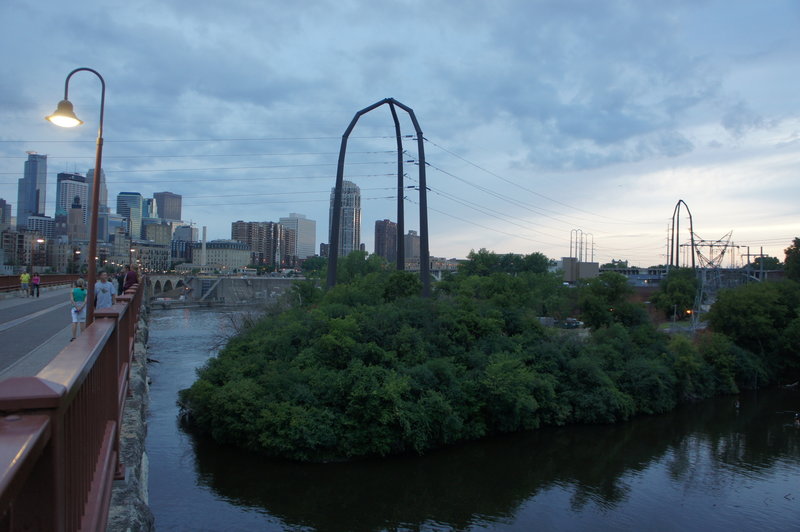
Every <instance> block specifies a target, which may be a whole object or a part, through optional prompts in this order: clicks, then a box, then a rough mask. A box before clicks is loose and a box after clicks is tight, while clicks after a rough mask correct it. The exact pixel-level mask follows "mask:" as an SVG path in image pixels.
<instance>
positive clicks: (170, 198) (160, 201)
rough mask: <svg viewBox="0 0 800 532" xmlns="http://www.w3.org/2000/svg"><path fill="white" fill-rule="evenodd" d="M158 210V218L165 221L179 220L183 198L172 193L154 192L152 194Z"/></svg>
mask: <svg viewBox="0 0 800 532" xmlns="http://www.w3.org/2000/svg"><path fill="white" fill-rule="evenodd" d="M153 200H155V202H156V205H157V208H158V216H159V217H161V218H163V219H165V220H180V219H181V205H182V202H183V196H181V195H180V194H173V193H172V192H156V193H155V194H153Z"/></svg>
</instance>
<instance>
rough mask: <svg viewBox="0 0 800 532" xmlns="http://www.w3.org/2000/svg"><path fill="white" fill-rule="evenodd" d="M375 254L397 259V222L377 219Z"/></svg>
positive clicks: (393, 259) (388, 258)
mask: <svg viewBox="0 0 800 532" xmlns="http://www.w3.org/2000/svg"><path fill="white" fill-rule="evenodd" d="M375 254H376V255H380V256H381V257H383V258H384V259H386V260H387V261H389V262H390V263H394V262H396V261H397V224H396V223H394V222H392V221H391V220H375Z"/></svg>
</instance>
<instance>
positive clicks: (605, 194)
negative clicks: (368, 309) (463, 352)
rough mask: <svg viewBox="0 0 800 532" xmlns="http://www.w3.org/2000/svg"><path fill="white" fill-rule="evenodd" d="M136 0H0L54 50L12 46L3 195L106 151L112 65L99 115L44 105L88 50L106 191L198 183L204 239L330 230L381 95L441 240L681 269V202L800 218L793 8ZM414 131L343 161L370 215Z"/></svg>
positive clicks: (740, 233)
mask: <svg viewBox="0 0 800 532" xmlns="http://www.w3.org/2000/svg"><path fill="white" fill-rule="evenodd" d="M119 9H120V12H119V16H118V17H114V20H103V21H101V20H100V19H98V18H94V17H86V16H85V13H82V12H81V9H77V10H76V9H72V7H71V6H65V5H63V4H61V3H58V2H54V1H53V0H43V1H42V2H39V3H37V5H36V7H35V9H28V8H24V7H22V6H21V5H20V4H18V3H15V2H10V3H9V2H6V3H3V5H2V6H0V17H2V20H6V21H14V24H13V25H12V24H9V25H8V28H7V30H6V31H5V32H3V33H2V34H0V42H2V43H3V44H5V45H6V47H7V48H9V49H14V48H16V47H20V46H22V47H24V48H25V49H26V50H28V52H29V54H28V55H29V56H31V57H35V58H36V61H33V62H32V61H29V60H28V59H27V57H22V56H20V57H17V56H11V57H9V58H8V65H7V71H8V72H10V73H11V74H12V75H10V76H9V80H11V81H9V82H7V83H5V84H3V85H2V86H0V102H2V103H0V115H2V117H3V123H4V125H5V128H4V135H3V137H2V138H0V141H2V142H0V172H2V173H3V175H5V176H6V177H5V178H4V179H2V180H0V181H2V183H0V197H2V198H4V199H6V200H7V201H8V202H9V203H12V204H14V207H15V208H16V207H17V205H16V190H15V185H16V182H17V180H18V179H19V178H20V177H21V176H22V161H23V160H24V157H25V151H29V150H30V151H37V152H39V153H41V154H47V155H48V172H49V176H48V185H47V188H48V189H49V190H47V192H46V197H47V199H48V200H49V201H50V198H53V197H54V195H53V194H54V193H53V191H54V178H55V175H56V173H57V172H71V171H75V170H78V171H79V172H81V173H82V172H83V171H85V169H87V168H89V167H91V166H92V164H93V163H92V157H93V153H94V141H95V137H94V133H95V129H94V126H95V125H96V124H97V117H98V107H99V105H98V104H99V94H98V86H97V82H96V80H93V79H91V77H83V76H76V77H75V78H74V79H73V80H72V83H71V86H70V100H71V101H72V102H73V104H74V106H75V112H76V113H77V114H78V116H79V117H81V118H82V119H83V120H84V121H85V122H86V124H85V125H84V126H82V127H79V128H74V129H72V130H61V129H57V128H54V127H52V126H51V125H50V124H48V123H46V122H45V121H44V120H42V117H43V116H45V115H47V114H49V113H51V112H52V109H53V107H54V106H55V104H56V102H57V101H58V100H59V99H60V98H61V96H62V94H61V91H60V89H61V87H63V82H64V76H65V75H66V73H68V72H69V71H71V70H72V69H74V68H75V67H78V66H88V67H92V68H96V69H97V70H98V71H99V72H101V73H102V74H103V76H104V77H105V79H106V82H107V85H108V87H107V88H108V92H107V102H106V103H107V106H106V111H107V112H106V120H105V134H104V136H105V140H106V143H105V146H104V159H103V166H104V169H105V171H106V175H107V183H108V192H109V193H110V194H112V196H115V195H116V194H117V193H119V192H121V191H126V190H138V191H139V192H141V193H142V194H143V195H144V196H148V197H150V196H151V195H152V194H153V193H156V192H160V191H163V190H165V189H166V190H171V191H173V192H174V193H176V194H180V195H182V196H183V213H182V217H183V219H184V220H185V221H194V222H196V223H198V224H203V225H207V226H208V227H209V238H224V237H225V236H226V233H227V231H228V227H229V225H228V224H230V223H231V222H232V221H235V220H238V219H247V220H278V219H279V218H280V217H281V216H285V214H286V213H287V212H304V213H305V214H306V215H307V216H308V217H309V218H311V219H316V220H319V221H320V223H318V224H317V227H316V230H317V238H316V241H317V242H327V241H328V235H327V232H328V227H327V224H326V223H325V222H324V221H325V220H326V218H327V216H326V215H327V210H328V209H327V208H328V191H329V190H330V187H331V186H333V184H334V180H335V174H336V164H337V156H338V152H339V147H340V142H341V136H342V133H343V132H344V130H345V128H346V127H347V124H348V123H349V121H350V120H351V119H352V117H353V115H354V113H356V112H357V111H358V110H360V109H363V108H364V107H366V106H368V105H371V104H372V103H374V102H377V101H379V100H381V99H382V98H385V97H395V98H397V100H398V101H401V102H402V103H404V104H406V105H408V106H410V107H411V108H413V109H414V111H415V113H416V115H417V117H418V118H419V121H420V126H421V128H422V130H423V131H424V132H425V139H426V142H425V152H426V158H427V161H428V163H429V166H427V167H426V172H427V184H428V187H429V188H430V191H429V193H428V207H429V211H428V214H429V229H430V251H431V253H432V254H433V255H436V256H445V257H465V256H466V255H467V254H468V253H469V251H470V250H471V249H479V248H487V249H490V250H493V251H495V252H498V253H507V252H515V253H531V252H534V251H540V252H542V253H544V254H545V255H547V256H548V257H551V258H555V259H558V258H560V257H562V256H566V255H568V254H569V251H570V233H571V231H572V230H574V229H580V230H581V231H582V232H583V233H585V234H587V233H588V234H592V235H593V237H594V244H595V248H596V249H595V251H596V252H595V257H596V260H597V261H599V262H610V261H611V259H618V260H620V259H623V260H628V261H629V262H630V263H632V264H637V265H640V266H647V265H653V264H662V263H664V262H666V260H667V259H666V253H667V230H668V227H669V224H670V216H671V214H672V211H673V207H674V206H675V204H676V203H677V201H678V200H679V199H682V200H684V201H685V202H686V204H687V205H689V207H690V208H691V210H692V214H693V216H694V229H695V231H696V233H697V234H698V236H699V237H701V238H704V239H707V240H714V239H718V238H721V237H722V236H723V235H725V234H726V233H728V232H729V231H733V236H732V240H733V242H734V243H735V244H737V245H740V246H751V249H753V248H755V249H759V248H760V247H761V246H764V251H765V252H766V253H768V254H770V255H772V256H776V257H778V258H779V259H783V249H784V248H786V247H787V246H788V245H789V244H790V243H791V240H792V238H794V237H795V236H797V235H798V234H800V223H799V222H798V217H797V209H796V206H795V203H796V201H795V198H796V197H798V196H800V179H797V177H798V175H797V174H798V168H800V94H798V93H797V91H796V90H794V87H796V86H797V85H798V82H800V79H798V78H800V72H798V69H797V68H796V65H797V63H798V60H800V36H799V35H798V32H797V31H796V28H797V26H798V23H799V22H800V6H798V5H797V3H796V2H791V1H776V2H773V3H771V4H770V8H769V9H764V8H763V6H760V5H757V4H753V3H751V2H745V1H737V0H734V1H726V2H723V1H720V0H709V1H708V2H703V3H700V4H696V3H680V4H675V3H667V4H664V3H652V2H641V3H639V2H636V3H631V2H623V1H609V2H603V3H596V2H589V1H573V2H563V3H562V2H558V3H552V2H542V3H532V2H524V1H521V0H509V2H503V3H500V4H494V3H474V4H470V5H469V6H467V7H464V6H461V5H458V6H455V5H447V4H434V5H423V4H418V5H415V4H409V5H407V6H405V8H404V9H403V10H399V11H398V10H391V9H389V8H388V7H387V6H384V5H380V4H360V3H359V4H358V5H355V4H341V5H339V4H330V5H326V6H325V9H321V8H320V9H303V8H301V7H300V6H294V5H282V6H277V7H273V8H271V9H269V10H266V9H265V8H263V7H261V6H257V5H247V4H243V5H239V6H237V9H230V8H229V7H228V6H221V5H217V4H216V3H212V2H208V1H204V0H199V1H198V2H196V3H195V4H193V9H192V10H191V11H189V12H186V11H185V10H183V9H181V8H179V7H176V6H173V5H169V4H167V5H160V4H159V5H158V6H157V8H156V7H154V9H152V10H142V9H137V8H136V7H134V6H127V5H126V6H120V7H119ZM53 20H61V21H64V22H67V24H59V25H55V24H53V23H52V21H53ZM254 21H259V22H258V24H255V22H254ZM70 22H72V23H74V25H77V26H78V27H80V28H82V29H81V30H80V31H79V32H76V30H74V29H69V28H70V27H71V26H73V25H71V24H69V23H70ZM101 24H102V28H103V29H104V31H102V32H100V31H98V30H99V29H100V28H101V26H100V25H101ZM343 27H347V28H349V31H348V32H347V34H346V35H342V32H341V28H343ZM65 28H66V29H65ZM198 28H203V31H202V32H201V33H198V30H197V29H198ZM101 34H102V35H103V36H104V38H102V39H101V38H100V35H101ZM204 35H213V36H214V38H213V39H206V38H204V37H203V36H204ZM410 35H413V36H414V38H413V39H410V38H409V36H410ZM331 43H336V44H335V46H331ZM165 48H169V49H170V50H171V53H170V54H168V55H164V54H161V53H159V51H160V50H163V49H165ZM432 51H435V53H432ZM119 65H125V68H121V67H120V66H119ZM409 72H415V75H413V76H410V75H409ZM384 111H385V112H384ZM198 116H202V120H197V117H198ZM400 119H401V120H400V121H401V126H402V131H403V134H404V135H407V134H409V133H411V132H413V128H411V127H410V125H409V124H408V121H407V117H404V116H401V117H400ZM396 148H397V146H396V141H395V139H394V127H393V124H392V119H391V116H390V114H389V112H388V110H382V111H378V112H375V113H369V115H366V116H364V117H363V118H362V119H361V120H360V121H359V123H358V126H357V127H356V129H355V130H354V131H353V134H352V135H351V137H350V140H349V144H348V152H347V159H346V161H345V168H344V170H345V172H344V177H345V179H348V180H350V181H352V182H354V183H355V184H356V185H358V186H359V187H360V188H361V189H362V209H363V214H362V217H363V220H364V222H363V223H369V224H371V223H372V222H373V221H374V220H381V219H386V218H393V217H394V216H395V214H394V213H395V212H396V195H397V186H396V165H397V160H396ZM403 149H404V150H405V151H406V154H404V157H403V160H404V165H405V168H404V172H405V173H406V174H407V178H406V183H405V187H406V188H405V193H404V194H403V195H404V196H405V197H406V198H407V200H406V201H407V203H406V209H405V212H406V216H407V220H406V223H405V229H406V230H419V227H418V220H417V218H416V214H415V212H416V211H417V210H418V209H417V205H416V203H415V202H416V201H418V197H417V191H416V190H414V188H413V187H414V186H415V185H416V181H415V179H416V174H417V171H418V169H419V168H418V167H417V166H416V165H415V163H414V161H415V160H416V159H417V158H418V154H417V153H416V151H417V146H416V142H415V141H414V139H412V138H404V139H403ZM52 205H54V204H52V203H49V204H48V212H52ZM684 226H685V225H684ZM684 226H682V227H684ZM366 228H367V229H366V230H365V231H364V232H363V233H362V238H363V240H364V242H363V243H364V244H365V245H366V249H373V246H374V243H373V242H372V240H373V234H372V231H371V230H369V228H370V226H369V225H368V226H366ZM732 251H734V253H732V254H731V255H730V256H731V257H733V258H738V257H739V255H737V253H738V252H737V251H736V249H734V250H732Z"/></svg>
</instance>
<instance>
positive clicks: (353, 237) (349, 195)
mask: <svg viewBox="0 0 800 532" xmlns="http://www.w3.org/2000/svg"><path fill="white" fill-rule="evenodd" d="M335 193H336V189H335V188H332V189H331V206H330V208H329V212H328V238H329V239H330V240H333V239H332V238H331V236H333V235H332V231H333V200H334V195H335ZM360 246H361V189H360V188H358V186H357V185H356V184H355V183H353V182H351V181H344V182H343V183H342V206H341V209H340V210H339V249H338V252H339V257H346V256H348V255H349V254H350V253H352V252H353V251H356V250H358V249H359V248H360Z"/></svg>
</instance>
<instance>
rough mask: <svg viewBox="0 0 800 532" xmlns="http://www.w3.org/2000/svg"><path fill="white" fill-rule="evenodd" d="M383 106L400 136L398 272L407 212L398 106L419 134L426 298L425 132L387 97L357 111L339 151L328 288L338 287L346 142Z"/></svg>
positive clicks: (422, 268)
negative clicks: (405, 211)
mask: <svg viewBox="0 0 800 532" xmlns="http://www.w3.org/2000/svg"><path fill="white" fill-rule="evenodd" d="M382 105H388V106H389V109H390V110H391V112H392V119H393V120H394V127H395V135H396V137H397V233H398V238H397V269H398V270H403V269H405V248H404V247H403V234H404V233H405V228H404V213H403V190H404V188H403V140H402V136H401V134H400V121H399V120H398V118H397V111H396V109H395V107H399V108H400V109H402V110H403V111H405V112H406V113H408V115H409V118H410V119H411V123H412V124H413V125H414V130H415V132H416V135H417V151H418V152H419V226H420V227H419V232H420V246H419V247H420V250H419V251H420V253H419V254H420V257H419V266H420V278H421V279H422V295H423V296H425V297H427V296H429V295H430V285H431V280H430V251H429V248H428V197H427V190H428V189H427V184H426V179H425V139H424V138H423V137H422V129H421V128H420V126H419V122H418V121H417V117H416V115H415V114H414V111H413V109H411V108H410V107H408V106H406V105H403V104H402V103H400V102H398V101H397V100H395V99H394V98H384V99H383V100H381V101H379V102H376V103H374V104H372V105H370V106H369V107H365V108H364V109H361V110H360V111H358V112H357V113H356V114H355V116H354V117H353V120H351V121H350V125H349V126H347V129H346V130H345V132H344V134H343V135H342V144H341V147H340V148H339V163H338V165H337V167H336V187H335V189H334V195H333V213H332V215H331V227H330V238H329V242H330V248H329V251H328V287H329V288H330V287H332V286H335V285H336V271H337V266H338V264H337V262H338V260H339V229H340V226H341V213H340V211H341V208H342V183H343V181H344V160H345V155H346V152H347V141H348V139H349V138H350V133H352V131H353V128H355V126H356V124H357V123H358V120H359V119H360V118H361V117H362V116H364V115H365V114H367V113H369V112H370V111H372V110H374V109H377V108H378V107H380V106H382Z"/></svg>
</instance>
